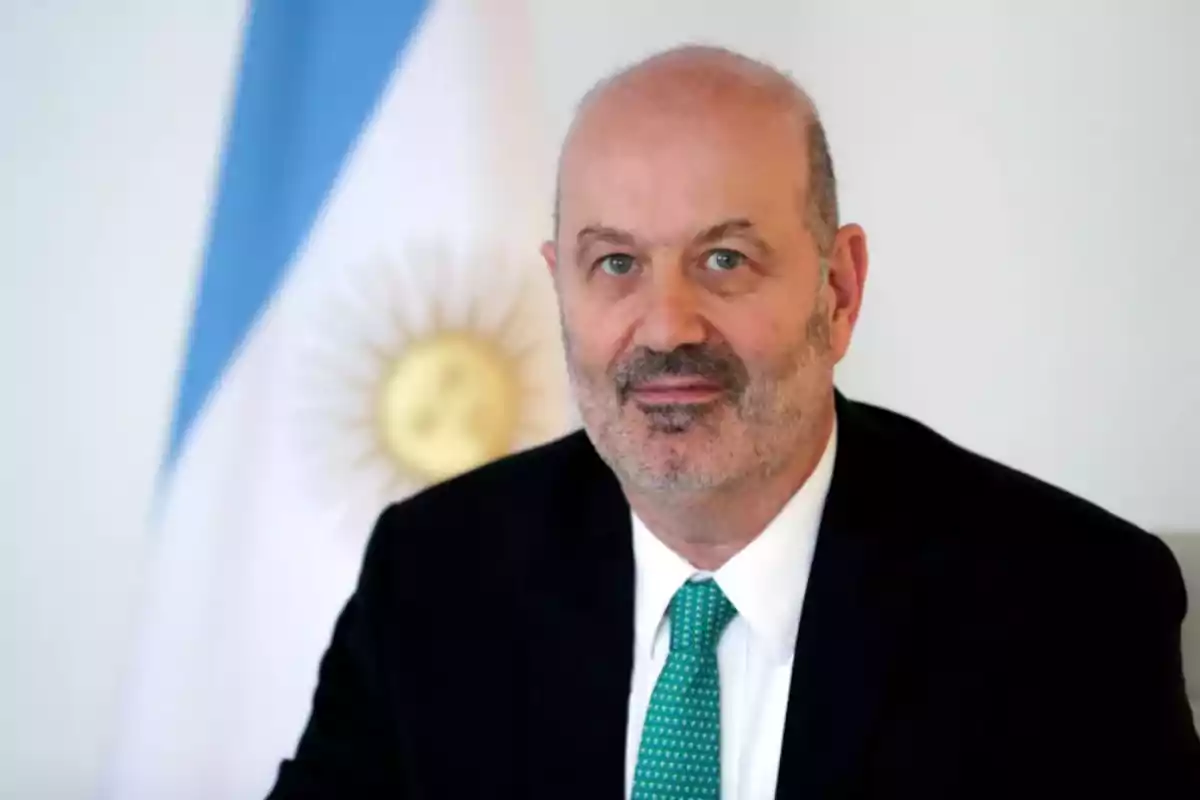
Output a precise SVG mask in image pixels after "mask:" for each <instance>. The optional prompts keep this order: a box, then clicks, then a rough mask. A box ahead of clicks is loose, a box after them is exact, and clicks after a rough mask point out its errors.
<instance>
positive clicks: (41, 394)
mask: <svg viewBox="0 0 1200 800" xmlns="http://www.w3.org/2000/svg"><path fill="white" fill-rule="evenodd" d="M531 5H532V8H533V22H534V25H535V29H536V30H535V35H536V43H537V54H536V55H537V58H538V63H539V65H540V68H541V69H540V76H541V82H542V85H541V89H542V91H543V94H544V96H545V98H546V101H547V104H548V107H549V110H550V113H551V119H552V122H553V125H554V126H555V131H554V132H555V133H556V134H560V133H561V132H562V130H563V129H564V128H565V126H566V123H567V120H568V118H569V115H570V110H571V105H572V103H573V102H574V100H575V99H576V98H577V97H578V95H579V94H580V93H581V92H582V91H583V90H584V89H585V88H586V87H587V85H588V84H589V83H590V82H591V81H592V80H593V79H594V78H595V77H596V76H598V75H599V74H601V73H603V72H606V71H608V70H610V69H612V68H613V67H615V66H616V65H618V64H620V63H623V62H626V61H629V60H631V59H633V58H636V57H637V56H639V55H642V54H644V53H646V52H648V51H650V50H652V49H654V48H657V47H662V46H667V45H670V44H672V43H675V42H678V41H683V40H693V39H703V40H711V41H718V42H721V43H725V44H729V45H732V46H734V47H737V48H741V49H744V50H746V51H747V52H749V53H751V54H755V55H762V56H766V57H768V58H771V59H772V60H774V61H775V62H776V63H778V64H780V65H781V66H784V67H787V68H789V69H792V70H793V71H795V72H796V73H797V75H798V76H799V77H800V78H801V79H802V80H803V81H804V82H805V83H806V84H807V85H808V86H809V87H810V88H811V90H812V92H813V94H814V95H815V96H816V98H817V100H818V102H819V103H820V105H821V107H822V109H823V113H824V116H825V119H826V124H827V126H828V128H829V131H830V136H831V140H832V145H833V148H834V156H835V159H836V161H837V164H838V168H839V173H840V176H841V179H842V186H843V201H844V202H843V209H844V214H845V216H846V218H848V219H854V220H857V221H860V222H863V223H864V224H865V225H866V227H867V230H868V233H869V234H870V236H871V242H872V251H873V255H874V263H873V271H872V274H871V279H870V281H869V284H868V294H867V305H866V309H865V312H864V318H863V322H862V328H861V329H860V335H859V338H858V340H857V341H856V345H855V349H854V352H853V355H852V357H851V358H850V359H849V362H848V363H847V364H846V366H845V369H844V371H843V380H842V383H843V386H844V388H846V389H848V390H849V391H850V392H851V393H852V394H855V395H857V396H860V397H864V398H868V399H875V400H878V401H881V402H885V403H887V404H889V405H892V406H894V407H897V408H899V409H901V410H905V411H908V412H911V413H913V414H916V415H918V416H920V417H922V418H924V419H926V420H928V421H930V422H931V423H933V424H935V425H936V426H937V427H939V428H940V429H942V430H943V431H945V432H947V433H948V434H950V435H952V436H954V437H955V438H957V439H959V440H960V441H962V442H964V443H966V444H968V445H971V446H973V447H976V448H978V449H980V450H982V451H984V452H986V453H988V454H990V455H993V456H996V457H999V458H1001V459H1003V460H1006V461H1008V462H1010V463H1013V464H1014V465H1016V466H1019V467H1022V468H1024V469H1027V470H1029V471H1031V472H1034V473H1035V474H1038V475H1041V476H1043V477H1046V478H1049V479H1051V480H1054V481H1056V482H1058V483H1060V484H1062V485H1064V486H1066V487H1068V488H1070V489H1073V490H1075V491H1077V492H1079V493H1081V494H1083V495H1085V496H1087V497H1089V498H1091V499H1094V500H1096V501H1098V502H1101V503H1102V504H1104V505H1106V506H1108V507H1109V508H1111V509H1113V510H1114V511H1117V512H1118V513H1121V514H1122V515H1124V516H1127V517H1129V518H1131V519H1133V520H1134V521H1136V522H1138V523H1140V524H1142V525H1144V526H1147V527H1150V528H1152V529H1155V530H1159V531H1181V532H1182V531H1188V530H1191V531H1197V532H1200V491H1194V490H1193V488H1192V481H1194V480H1195V479H1194V477H1193V476H1195V475H1197V474H1200V420H1198V418H1197V416H1196V414H1195V412H1194V410H1195V409H1200V316H1193V315H1191V314H1190V313H1189V312H1190V311H1191V310H1192V309H1193V308H1194V306H1195V302H1196V301H1195V298H1196V297H1198V296H1200V273H1198V271H1197V270H1196V269H1195V268H1194V267H1193V264H1192V257H1191V253H1192V249H1191V247H1189V245H1192V242H1191V241H1189V238H1188V234H1189V232H1190V231H1189V225H1190V224H1192V220H1194V219H1197V218H1200V148H1197V147H1196V146H1195V144H1194V143H1195V141H1196V136H1195V131H1196V130H1197V128H1198V127H1200V90H1198V87H1197V85H1196V83H1197V78H1196V77H1195V76H1197V75H1200V49H1198V48H1196V47H1195V46H1194V43H1195V42H1197V41H1200V5H1197V4H1195V3H1190V2H1188V1H1187V0H1178V1H1177V2H1168V1H1167V0H1156V1H1155V2H1142V3H1139V4H1137V5H1136V6H1135V5H1134V4H1130V3H1123V2H1116V1H1115V0H1113V2H1108V3H1089V4H1086V5H1085V4H1081V3H1078V2H1072V0H1055V2H1039V3H1033V2H1028V3H1016V4H1014V3H1000V2H998V1H995V2H983V0H973V2H971V3H962V2H954V1H953V0H944V1H943V2H932V1H931V0H930V1H927V2H915V0H910V1H909V2H895V1H894V0H892V1H890V2H885V1H884V0H875V1H874V2H867V0H837V1H836V2H835V0H810V2H801V3H790V2H786V0H742V1H741V2H739V3H736V4H731V3H728V2H725V1H724V0H706V1H705V2H698V1H697V0H660V1H659V2H656V3H642V2H640V0H613V1H612V2H608V3H580V2H562V0H537V1H536V2H533V3H532V4H531ZM101 6H103V8H101ZM241 13H242V2H241V0H191V1H190V2H185V0H173V2H170V3H162V2H154V1H153V0H123V2H120V3H118V2H109V3H104V4H97V3H89V2H84V0H52V1H51V2H40V3H34V2H18V3H12V2H10V3H7V4H4V6H3V9H2V10H0V109H3V110H2V111H0V114H3V123H2V124H0V176H3V178H2V180H0V281H2V283H0V347H2V348H3V351H2V352H3V361H2V362H0V366H2V368H3V374H4V375H5V380H4V382H3V387H4V390H3V392H0V442H3V456H2V457H0V469H2V470H3V471H2V472H0V486H3V493H4V494H3V500H4V502H3V503H2V504H0V531H3V532H4V536H3V540H2V541H3V547H4V551H3V557H2V558H0V587H3V592H4V598H3V599H4V603H3V610H2V611H0V614H3V617H2V619H3V633H4V640H3V641H4V644H5V646H4V650H3V660H2V661H0V691H2V692H3V695H0V698H2V705H0V719H2V720H3V723H2V727H0V797H4V796H11V793H12V792H13V791H15V789H16V787H28V786H30V785H39V782H40V785H46V786H50V785H53V786H56V787H59V791H58V792H57V793H56V794H54V795H53V796H56V797H84V796H86V795H87V792H88V790H89V788H90V787H91V786H92V785H93V781H94V779H95V776H96V774H97V770H98V769H99V767H100V765H101V763H102V761H103V758H104V748H105V743H106V739H105V736H106V733H107V731H108V726H109V725H110V724H111V721H112V720H111V716H112V712H113V704H114V700H115V692H116V690H117V688H118V686H119V683H120V677H121V673H122V669H123V666H124V663H125V660H126V658H127V657H128V650H129V643H130V634H131V633H132V624H133V620H134V614H135V611H136V609H135V604H136V598H137V590H138V587H139V581H140V580H141V577H142V567H143V564H144V563H145V556H146V554H147V553H148V548H149V546H150V545H151V540H150V538H149V536H148V531H147V529H146V526H145V520H146V514H147V511H148V505H149V500H150V497H151V490H152V486H153V479H154V471H155V467H156V464H157V461H158V458H159V455H160V453H161V450H162V446H163V442H164V436H165V431H166V424H167V418H168V414H169V408H170V403H171V394H172V389H173V374H174V368H175V365H176V364H177V363H178V359H179V355H180V349H181V344H182V341H183V334H184V326H185V320H186V317H187V313H188V311H189V301H190V294H191V289H192V281H193V279H194V271H195V268H196V266H197V261H198V257H199V246H200V242H201V240H202V238H203V233H204V224H205V216H206V209H207V205H208V200H209V193H210V190H211V184H212V175H213V168H214V163H215V158H216V155H217V153H218V148H219V142H220V136H221V133H222V129H223V121H222V113H223V110H224V108H225V105H226V103H227V102H228V96H227V92H228V89H229V87H230V83H231V80H232V72H231V71H232V69H233V68H234V66H235V59H236V50H237V37H238V34H239V21H240V16H241ZM1192 227H1194V225H1193V226H1192ZM1189 412H1191V413H1189ZM1187 541H1188V542H1190V543H1194V542H1196V541H1197V540H1194V539H1193V540H1187ZM1192 558H1195V556H1193V557H1192ZM1190 568H1192V569H1193V570H1194V571H1195V573H1194V575H1193V581H1194V582H1193V584H1192V587H1193V589H1192V591H1193V594H1194V596H1200V584H1198V583H1197V582H1195V579H1196V578H1200V562H1195V561H1193V563H1192V564H1190ZM1197 616H1200V615H1197ZM1192 624H1193V625H1195V624H1196V623H1195V621H1193V623H1192ZM1193 630H1194V631H1195V630H1196V629H1193ZM1191 635H1193V636H1197V643H1198V644H1193V645H1191V646H1192V647H1194V648H1200V635H1197V633H1196V632H1192V633H1191ZM1197 655H1200V649H1198V650H1197ZM1193 663H1197V664H1200V658H1194V659H1193ZM1197 680H1200V676H1197V677H1194V678H1193V681H1197ZM1098 701H1099V702H1102V699H1098ZM50 776H53V778H52V781H51V777H50ZM23 796H29V795H28V793H25V794H24V795H23Z"/></svg>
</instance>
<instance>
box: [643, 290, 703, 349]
mask: <svg viewBox="0 0 1200 800" xmlns="http://www.w3.org/2000/svg"><path fill="white" fill-rule="evenodd" d="M642 291H643V292H644V293H645V296H644V305H643V307H642V317H641V319H640V320H639V323H638V327H637V331H636V333H635V336H634V340H635V344H638V345H640V346H642V347H647V348H649V349H651V350H657V351H658V352H660V353H669V352H671V351H672V350H674V349H676V348H677V347H680V346H681V345H685V344H699V343H701V342H703V341H704V340H705V338H706V337H707V330H706V325H705V322H704V318H703V316H701V314H700V308H699V302H698V301H699V299H700V298H699V295H698V292H699V289H698V287H696V286H694V285H692V284H691V282H689V281H688V279H687V277H686V275H684V274H682V270H661V269H660V270H652V271H651V275H650V280H647V281H645V282H644V283H643V285H642Z"/></svg>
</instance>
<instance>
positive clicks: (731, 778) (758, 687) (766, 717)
mask: <svg viewBox="0 0 1200 800" xmlns="http://www.w3.org/2000/svg"><path fill="white" fill-rule="evenodd" d="M836 449H837V428H836V425H835V427H834V431H833V433H832V434H831V435H830V437H829V442H828V443H827V444H826V446H825V452H824V454H823V455H822V456H821V460H820V461H819V462H818V464H817V468H816V469H815V470H814V471H813V473H812V475H811V476H809V479H808V480H807V481H806V482H805V484H804V486H802V487H801V488H800V490H799V491H797V492H796V494H794V495H793V496H792V497H791V499H790V500H788V502H787V503H786V504H785V505H784V507H783V508H782V509H781V510H780V511H779V514H777V515H776V517H775V519H773V520H772V521H771V523H770V524H769V525H767V527H766V529H764V530H763V532H762V533H761V534H760V535H759V536H758V538H756V539H754V540H753V541H752V542H750V544H748V545H746V547H745V548H744V549H742V550H741V551H740V552H739V553H738V554H737V555H735V556H734V557H733V558H731V559H729V561H727V562H726V563H725V564H724V565H723V566H722V567H721V568H720V569H718V570H717V571H716V572H713V573H706V572H703V571H700V570H697V569H696V568H695V567H693V566H692V565H691V564H689V563H688V562H687V561H685V560H684V559H683V558H681V557H680V556H679V555H678V554H677V553H675V551H673V550H671V549H670V548H668V547H667V546H666V545H665V544H663V543H662V541H661V540H659V539H658V537H656V536H655V535H654V534H653V533H651V532H650V530H649V529H648V528H647V527H646V525H645V524H644V523H643V522H642V521H641V519H639V518H638V516H637V515H636V514H634V515H633V554H634V563H635V584H634V592H635V594H634V656H633V681H632V684H631V686H630V692H629V727H628V729H627V731H626V740H625V796H626V797H629V796H630V794H631V793H632V791H633V775H634V768H635V766H636V764H637V756H638V747H639V745H640V744H641V739H642V726H643V724H644V723H645V718H646V709H647V708H648V707H649V705H650V694H651V692H652V691H653V690H654V684H655V682H656V681H657V680H658V674H659V672H660V671H661V670H662V668H663V664H664V663H665V662H666V659H667V653H668V651H669V650H670V647H671V631H670V620H669V619H668V618H667V615H666V612H667V609H668V606H669V605H670V602H671V598H672V597H674V595H675V592H676V591H677V590H678V589H679V587H680V586H682V585H683V584H684V582H685V581H688V580H693V579H701V578H706V577H712V578H713V579H714V580H715V581H716V582H717V585H718V586H720V587H721V591H723V592H724V593H725V596H726V597H728V598H729V601H730V602H731V603H733V606H734V608H736V609H737V612H738V613H737V616H736V617H734V618H733V621H732V622H730V623H729V627H727V628H726V629H725V632H724V634H723V635H722V636H721V640H720V642H719V643H718V645H717V668H718V670H719V671H720V681H721V797H722V798H724V800H751V798H754V800H758V799H759V798H764V799H765V798H772V797H774V796H775V783H776V780H777V778H778V775H779V756H780V750H781V749H782V746H783V725H784V718H785V716H786V714H787V702H788V691H789V688H790V685H791V679H792V662H793V660H794V655H795V648H796V633H797V630H798V629H799V626H800V610H801V607H802V606H803V604H804V593H805V590H806V589H807V588H808V575H809V570H810V568H811V566H812V558H813V550H814V548H815V547H816V543H817V529H818V528H819V527H820V524H821V513H822V511H823V510H824V507H825V497H826V495H827V494H828V493H829V483H830V480H831V479H832V477H833V462H834V453H835V450H836Z"/></svg>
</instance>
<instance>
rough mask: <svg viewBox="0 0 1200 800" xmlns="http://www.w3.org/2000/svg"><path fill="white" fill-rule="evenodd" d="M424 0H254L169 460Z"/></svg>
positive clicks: (272, 284) (297, 240) (315, 208)
mask: <svg viewBox="0 0 1200 800" xmlns="http://www.w3.org/2000/svg"><path fill="white" fill-rule="evenodd" d="M428 5H429V3H428V2H427V1H423V0H253V2H252V6H251V10H250V14H249V21H248V27H247V30H246V34H245V42H244V44H243V49H242V64H241V73H240V76H239V79H238V86H237V94H236V100H235V105H234V111H233V118H232V122H231V126H230V128H229V131H228V134H227V139H226V143H225V152H224V158H223V163H222V165H221V175H220V184H219V189H218V193H217V201H216V208H215V211H214V214H213V218H212V221H211V228H210V231H209V237H208V245H207V250H206V252H205V257H204V265H203V268H202V270H201V274H200V283H199V288H198V292H197V297H196V304H195V311H194V314H193V318H192V327H191V333H190V337H189V341H188V350H187V357H186V360H185V362H184V364H183V368H182V371H181V374H180V381H179V392H178V396H177V399H176V406H175V416H174V419H173V421H172V425H171V439H170V444H169V448H168V451H167V458H166V466H168V467H170V466H171V465H172V464H174V462H175V460H176V458H177V457H178V455H179V451H180V449H181V448H182V445H183V442H184V440H185V439H186V437H187V434H188V431H189V429H190V428H191V426H192V424H193V423H194V422H195V419H196V416H197V415H198V414H199V413H200V410H201V408H202V407H203V406H204V403H205V402H206V401H207V399H208V397H209V395H210V394H211V393H212V391H213V388H214V387H215V385H216V384H217V382H218V381H219V379H220V377H221V374H222V373H223V372H224V370H225V369H226V368H227V366H228V365H229V363H230V362H231V360H232V358H233V355H234V353H235V352H236V351H237V349H238V347H239V346H240V345H241V343H242V340H243V339H244V338H245V336H246V334H247V332H248V331H249V330H250V328H251V326H252V325H253V324H254V322H255V320H256V319H257V318H258V316H259V314H260V313H261V311H262V310H263V308H264V307H265V305H266V304H267V302H268V301H269V300H270V298H271V296H272V294H273V293H274V292H275V290H276V288H277V286H278V285H279V283H280V280H281V279H282V278H283V276H284V274H285V273H286V271H287V268H288V265H289V264H290V263H291V261H292V259H293V257H294V256H295V254H296V251H297V249H298V248H299V247H300V245H301V244H302V243H303V241H304V239H305V238H306V237H307V235H308V232H309V229H310V228H311V226H312V223H313V221H314V219H315V218H316V216H317V214H318V213H319V211H320V209H321V205H322V204H323V202H324V200H325V197H326V195H327V194H328V192H329V190H330V187H331V186H332V184H333V182H334V180H335V179H336V177H337V174H338V172H339V170H340V169H341V166H342V162H343V161H344V160H345V157H346V154H347V153H348V152H349V150H350V149H351V147H352V146H353V144H354V142H355V140H356V139H357V137H358V134H359V132H360V130H361V129H362V126H363V124H364V122H365V121H366V120H367V118H368V116H369V115H370V114H371V112H372V111H373V110H374V108H375V105H376V103H377V102H378V100H379V97H380V95H381V93H382V91H383V89H384V87H385V86H386V85H387V81H388V78H389V76H390V75H391V73H392V72H393V70H394V69H395V66H396V63H397V60H398V57H399V55H400V53H401V51H402V50H403V48H404V46H405V44H406V43H407V42H408V41H409V39H410V37H411V34H412V33H413V31H414V30H415V29H416V27H417V25H418V24H419V22H420V20H421V18H422V15H423V13H424V12H425V10H426V7H427V6H428ZM417 123H418V124H423V121H421V120H418V121H417Z"/></svg>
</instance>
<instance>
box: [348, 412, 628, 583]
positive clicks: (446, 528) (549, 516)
mask: <svg viewBox="0 0 1200 800" xmlns="http://www.w3.org/2000/svg"><path fill="white" fill-rule="evenodd" d="M605 480H608V481H612V482H615V478H612V477H611V473H608V472H607V467H606V466H604V464H603V462H602V461H601V460H600V458H599V456H598V455H597V454H596V451H595V450H594V449H593V447H592V445H591V442H590V441H589V440H588V438H587V436H586V435H585V434H584V433H583V432H582V431H576V432H573V433H570V434H568V435H566V436H563V437H562V438H559V439H556V440H554V441H551V442H548V443H545V444H542V445H539V446H536V447H532V448H529V449H527V450H523V451H520V452H517V453H514V454H512V455H508V456H505V457H503V458H500V459H498V460H495V461H492V462H490V463H488V464H485V465H483V466H481V467H478V468H477V469H474V470H471V471H469V472H466V473H464V474H462V475H459V476H457V477H455V478H451V479H449V480H446V481H443V482H440V483H437V484H434V485H432V486H429V487H428V488H426V489H424V490H422V491H420V492H417V493H416V494H414V495H411V496H410V497H407V498H406V499H404V500H401V501H399V502H396V503H394V504H392V505H391V506H389V507H388V508H387V509H385V510H384V512H383V513H382V514H381V515H380V517H379V520H378V522H377V523H376V526H375V530H374V531H373V533H372V535H371V545H370V548H369V551H368V555H367V559H368V561H369V562H375V563H387V564H389V565H392V567H394V568H396V569H407V568H406V567H402V566H397V562H401V561H402V562H404V564H407V565H415V566H414V567H413V568H414V569H419V570H423V572H421V573H418V574H414V575H413V578H414V579H415V580H418V581H424V580H426V579H437V577H438V576H439V575H441V574H442V573H445V572H447V571H457V572H459V574H460V575H462V576H469V575H472V574H476V575H483V574H491V575H495V576H497V577H499V576H501V575H504V574H507V573H509V572H511V571H512V570H519V569H521V562H523V561H525V560H527V559H528V558H529V557H530V556H531V554H532V552H533V551H535V550H536V549H537V548H538V547H539V545H540V544H541V543H542V542H543V541H544V540H545V538H546V537H547V536H549V535H552V534H553V533H554V532H555V531H556V530H558V528H559V527H561V525H559V524H557V523H556V521H558V522H561V520H562V519H563V515H564V514H565V515H568V517H569V515H570V514H571V513H572V512H571V509H572V508H573V507H578V505H579V500H580V498H581V497H583V496H586V495H587V494H588V493H590V492H594V491H595V486H596V484H597V482H598V481H605Z"/></svg>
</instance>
